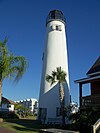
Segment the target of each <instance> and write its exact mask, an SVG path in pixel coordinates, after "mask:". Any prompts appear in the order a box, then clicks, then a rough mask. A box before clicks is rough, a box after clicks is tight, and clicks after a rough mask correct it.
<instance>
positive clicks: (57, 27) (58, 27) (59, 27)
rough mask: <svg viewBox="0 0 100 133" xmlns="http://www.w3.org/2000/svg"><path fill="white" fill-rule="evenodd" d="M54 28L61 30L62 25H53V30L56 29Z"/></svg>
mask: <svg viewBox="0 0 100 133" xmlns="http://www.w3.org/2000/svg"><path fill="white" fill-rule="evenodd" d="M54 30H57V31H61V25H52V26H51V31H54Z"/></svg>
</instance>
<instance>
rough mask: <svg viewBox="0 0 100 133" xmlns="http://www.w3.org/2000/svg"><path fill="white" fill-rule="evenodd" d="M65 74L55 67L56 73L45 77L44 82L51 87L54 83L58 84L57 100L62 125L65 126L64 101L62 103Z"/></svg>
mask: <svg viewBox="0 0 100 133" xmlns="http://www.w3.org/2000/svg"><path fill="white" fill-rule="evenodd" d="M66 76H67V74H66V72H64V71H63V70H62V69H61V67H57V68H56V71H52V73H51V75H47V76H46V80H47V81H48V82H49V83H50V84H51V85H53V84H54V83H56V82H57V83H59V100H60V106H61V115H62V124H63V125H65V111H64V110H65V101H64V86H63V84H64V83H65V82H66Z"/></svg>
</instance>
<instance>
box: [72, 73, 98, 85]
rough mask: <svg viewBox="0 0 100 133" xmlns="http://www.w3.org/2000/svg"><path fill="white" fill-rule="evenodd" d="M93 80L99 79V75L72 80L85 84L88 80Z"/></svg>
mask: <svg viewBox="0 0 100 133" xmlns="http://www.w3.org/2000/svg"><path fill="white" fill-rule="evenodd" d="M94 81H100V75H99V76H94V77H88V78H83V79H79V80H75V81H74V82H75V83H82V84H86V83H90V82H94Z"/></svg>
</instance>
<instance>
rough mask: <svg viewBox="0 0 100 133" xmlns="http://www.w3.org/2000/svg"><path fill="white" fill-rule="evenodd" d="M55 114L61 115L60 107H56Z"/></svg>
mask: <svg viewBox="0 0 100 133" xmlns="http://www.w3.org/2000/svg"><path fill="white" fill-rule="evenodd" d="M56 116H61V108H59V107H57V108H56Z"/></svg>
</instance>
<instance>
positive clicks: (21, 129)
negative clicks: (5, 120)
mask: <svg viewBox="0 0 100 133" xmlns="http://www.w3.org/2000/svg"><path fill="white" fill-rule="evenodd" d="M13 128H14V129H16V130H17V131H37V129H31V128H26V127H18V126H13Z"/></svg>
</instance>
